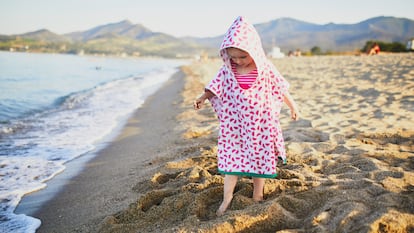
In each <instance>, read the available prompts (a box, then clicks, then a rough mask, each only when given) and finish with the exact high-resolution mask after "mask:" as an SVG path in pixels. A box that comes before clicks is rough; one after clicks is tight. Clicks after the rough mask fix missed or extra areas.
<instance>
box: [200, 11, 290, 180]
mask: <svg viewBox="0 0 414 233" xmlns="http://www.w3.org/2000/svg"><path fill="white" fill-rule="evenodd" d="M229 47H235V48H239V49H242V50H244V51H246V52H248V53H249V54H250V56H251V57H252V58H253V60H254V62H255V64H256V67H257V71H258V76H257V78H256V81H255V82H254V83H253V84H252V86H251V87H250V88H248V89H242V88H241V87H240V86H239V84H238V82H237V80H236V78H235V77H234V74H233V72H232V69H231V64H230V59H229V56H228V55H227V53H226V48H229ZM220 55H221V57H222V59H223V62H224V64H223V66H222V67H221V68H220V70H219V72H218V74H217V75H216V77H215V78H213V79H212V80H211V82H210V83H209V84H208V85H207V86H206V89H208V90H210V91H211V92H213V93H214V95H215V96H214V97H212V98H210V99H209V101H210V102H211V104H212V106H213V108H214V110H215V112H216V113H217V116H218V119H219V122H220V130H219V138H218V155H217V156H218V170H219V172H220V173H222V174H231V175H242V176H252V177H264V178H272V177H276V176H277V172H276V166H277V162H278V159H281V160H282V161H283V162H284V163H286V152H285V145H284V140H283V135H282V130H281V127H280V123H279V114H280V110H281V108H282V105H283V97H284V93H285V92H286V91H287V90H288V88H289V84H288V82H287V81H286V80H285V79H284V78H283V77H282V76H281V75H280V73H279V72H278V71H277V69H276V68H275V67H274V65H273V64H272V63H271V62H270V61H269V60H268V59H267V58H266V56H265V53H264V50H263V48H262V44H261V41H260V37H259V35H258V33H257V32H256V30H255V28H254V27H253V25H251V24H250V23H248V22H247V20H246V19H245V18H243V17H238V18H237V19H236V20H235V21H234V22H233V24H232V26H231V27H230V28H229V30H228V31H227V33H226V34H225V37H224V40H223V43H222V45H221V47H220Z"/></svg>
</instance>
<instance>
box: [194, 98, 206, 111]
mask: <svg viewBox="0 0 414 233" xmlns="http://www.w3.org/2000/svg"><path fill="white" fill-rule="evenodd" d="M204 101H205V99H203V98H202V97H200V98H198V99H196V100H195V101H194V103H193V105H194V109H195V110H198V109H200V108H201V107H203V105H204Z"/></svg>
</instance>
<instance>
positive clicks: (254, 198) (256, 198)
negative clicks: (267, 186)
mask: <svg viewBox="0 0 414 233" xmlns="http://www.w3.org/2000/svg"><path fill="white" fill-rule="evenodd" d="M253 201H254V202H256V203H260V202H263V197H253Z"/></svg>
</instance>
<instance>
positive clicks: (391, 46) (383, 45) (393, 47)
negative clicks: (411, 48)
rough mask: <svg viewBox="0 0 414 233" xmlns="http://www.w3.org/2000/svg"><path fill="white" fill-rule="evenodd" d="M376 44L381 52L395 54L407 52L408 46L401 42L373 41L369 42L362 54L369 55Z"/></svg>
mask: <svg viewBox="0 0 414 233" xmlns="http://www.w3.org/2000/svg"><path fill="white" fill-rule="evenodd" d="M375 43H377V44H378V45H379V47H380V49H381V51H384V52H393V53H400V52H407V48H406V46H405V45H404V44H402V43H400V42H392V43H387V42H383V41H373V40H369V41H367V42H366V43H365V45H364V47H363V48H362V49H361V52H363V53H368V52H369V51H370V49H371V48H372V46H373V45H374V44H375Z"/></svg>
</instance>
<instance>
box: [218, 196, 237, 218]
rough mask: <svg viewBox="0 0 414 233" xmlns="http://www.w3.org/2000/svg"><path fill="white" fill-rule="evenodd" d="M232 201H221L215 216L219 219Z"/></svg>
mask: <svg viewBox="0 0 414 233" xmlns="http://www.w3.org/2000/svg"><path fill="white" fill-rule="evenodd" d="M232 199H233V198H231V199H230V200H228V201H226V200H223V202H222V203H221V205H220V207H219V208H218V210H217V211H216V215H217V216H218V217H220V216H223V215H224V212H226V210H227V207H229V205H230V202H231V200H232Z"/></svg>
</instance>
